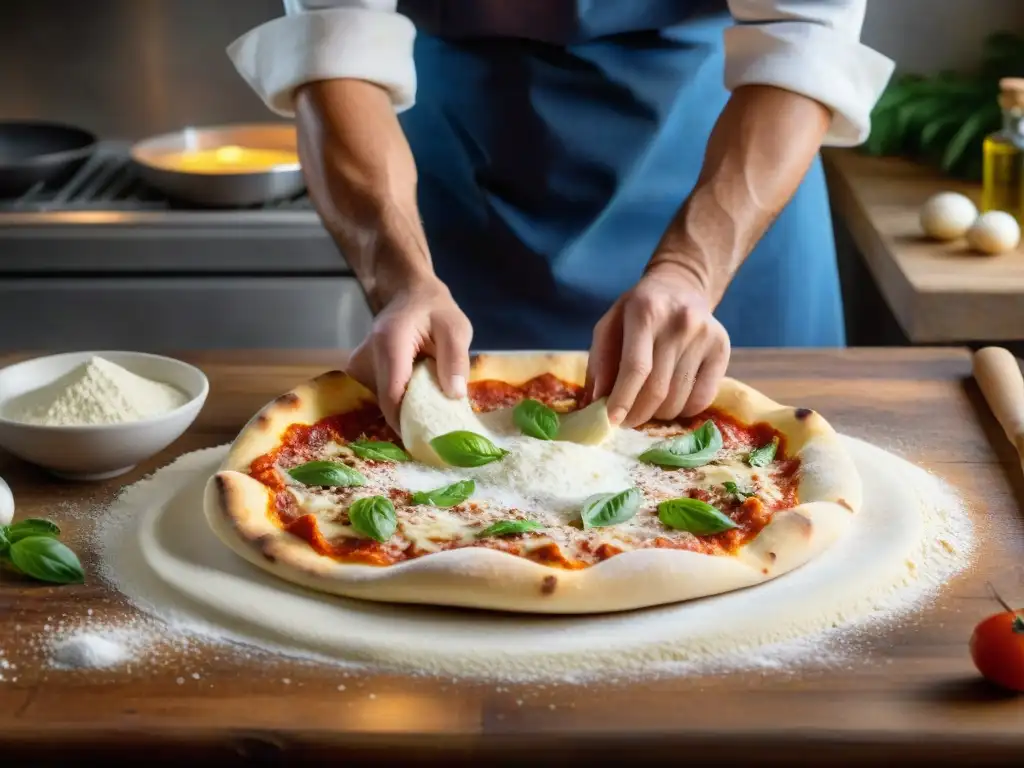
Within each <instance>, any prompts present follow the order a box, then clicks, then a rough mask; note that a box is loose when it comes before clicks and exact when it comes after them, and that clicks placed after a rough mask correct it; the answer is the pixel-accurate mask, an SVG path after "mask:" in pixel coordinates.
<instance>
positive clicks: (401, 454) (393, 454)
mask: <svg viewBox="0 0 1024 768" xmlns="http://www.w3.org/2000/svg"><path fill="white" fill-rule="evenodd" d="M348 447H349V448H351V449H352V453H354V454H355V455H356V456H358V457H359V458H360V459H370V460H371V461H409V454H407V453H406V452H405V451H403V450H402V449H401V448H399V447H398V446H397V445H395V444H394V443H389V442H383V441H377V440H356V441H355V442H354V443H349V444H348Z"/></svg>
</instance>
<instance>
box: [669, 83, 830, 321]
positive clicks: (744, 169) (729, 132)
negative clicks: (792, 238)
mask: <svg viewBox="0 0 1024 768" xmlns="http://www.w3.org/2000/svg"><path fill="white" fill-rule="evenodd" d="M830 119H831V114H830V112H829V110H828V109H827V108H826V107H824V106H823V105H821V104H820V103H818V102H817V101H814V100H812V99H810V98H807V97H806V96H801V95H799V94H796V93H793V92H790V91H786V90H783V89H781V88H776V87H772V86H759V85H749V86H743V87H740V88H737V89H736V91H735V92H734V93H733V95H732V97H731V98H730V100H729V103H728V104H727V105H726V108H725V109H724V110H723V112H722V115H721V116H720V118H719V120H718V122H717V124H716V125H715V128H714V130H713V132H712V134H711V138H710V140H709V142H708V147H707V151H706V154H705V158H704V165H703V168H702V169H701V173H700V176H699V178H698V181H697V184H696V186H695V187H694V190H693V192H692V193H691V195H690V197H689V198H688V199H687V200H686V202H685V203H684V205H683V206H682V208H681V209H680V211H679V213H678V214H677V215H676V217H675V218H674V220H673V221H672V223H671V225H670V226H669V227H668V229H667V231H666V233H665V235H664V237H663V238H662V240H661V243H660V244H659V246H658V249H657V251H656V252H655V255H654V257H653V258H652V260H651V265H650V266H649V269H650V268H651V267H654V266H655V265H658V268H659V269H660V268H672V269H680V270H682V271H684V272H685V273H686V274H687V276H688V277H689V278H690V279H691V280H692V281H693V282H694V283H695V285H696V287H697V288H698V289H700V290H701V291H702V292H703V293H704V295H705V296H706V297H707V298H708V300H709V301H710V303H711V305H712V306H715V305H717V304H718V302H719V301H720V300H721V298H722V295H723V294H724V293H725V289H726V287H727V286H728V285H729V282H730V280H731V279H732V277H733V275H734V274H735V273H736V270H738V269H739V267H740V265H741V264H742V263H743V261H744V260H745V259H746V257H747V256H748V255H749V254H750V252H751V250H753V248H754V246H755V245H756V244H757V241H758V240H759V239H760V238H761V236H762V235H763V234H764V232H765V230H766V229H767V228H768V226H769V225H770V224H771V222H772V221H773V219H774V218H775V217H776V216H777V215H778V213H779V212H780V211H781V210H782V208H783V207H785V205H786V203H787V202H788V201H789V200H790V198H791V197H792V196H793V194H794V193H795V192H796V189H797V187H798V186H799V185H800V182H801V180H802V179H803V177H804V174H805V173H806V172H807V169H808V168H809V167H810V164H811V162H812V161H813V159H814V157H815V155H816V154H817V152H818V150H819V149H820V147H821V144H822V140H823V139H824V137H825V134H826V133H827V131H828V129H829V124H830Z"/></svg>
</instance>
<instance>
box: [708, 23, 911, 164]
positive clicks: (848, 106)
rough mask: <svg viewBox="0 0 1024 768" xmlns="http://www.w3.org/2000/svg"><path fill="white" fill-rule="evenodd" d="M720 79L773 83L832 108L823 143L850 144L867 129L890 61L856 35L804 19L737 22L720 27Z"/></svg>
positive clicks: (860, 138)
mask: <svg viewBox="0 0 1024 768" xmlns="http://www.w3.org/2000/svg"><path fill="white" fill-rule="evenodd" d="M725 55H726V63H725V84H726V87H727V88H729V90H733V89H735V88H738V87H739V86H741V85H774V86H776V87H778V88H784V89H786V90H789V91H793V92H795V93H799V94H801V95H804V96H807V97H808V98H812V99H814V100H816V101H819V102H821V103H822V104H824V105H825V106H826V107H828V108H829V109H831V110H832V125H831V127H830V128H829V131H828V134H827V135H826V136H825V140H824V142H823V143H824V144H825V145H826V146H835V147H851V146H856V145H858V144H861V143H862V142H864V141H865V140H866V139H867V137H868V134H870V132H871V111H872V109H874V106H875V103H876V102H877V101H878V98H879V97H880V96H881V95H882V91H883V90H884V89H885V86H886V84H887V83H888V82H889V78H890V77H891V76H892V72H893V68H894V66H895V65H894V63H893V61H892V60H891V59H889V58H887V57H885V56H883V55H882V54H880V53H878V52H877V51H874V50H872V49H871V48H868V47H867V46H866V45H862V44H861V43H860V42H858V41H857V40H856V39H851V38H850V37H849V36H848V35H844V34H841V33H840V32H838V31H836V30H834V29H831V28H829V27H826V26H822V25H818V24H811V23H806V22H780V23H775V24H766V25H743V24H741V25H737V26H734V27H730V28H729V29H727V30H726V31H725Z"/></svg>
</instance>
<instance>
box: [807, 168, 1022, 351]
mask: <svg viewBox="0 0 1024 768" xmlns="http://www.w3.org/2000/svg"><path fill="white" fill-rule="evenodd" d="M825 163H826V169H827V171H828V179H829V194H830V196H831V202H832V208H833V212H834V215H835V216H836V217H837V218H838V219H839V220H841V221H842V222H843V223H844V224H845V225H846V228H847V229H848V230H849V232H850V235H851V237H852V238H853V241H854V243H855V245H856V247H857V250H858V251H859V252H860V253H861V254H862V256H863V259H864V262H865V264H866V266H867V268H868V270H869V272H870V273H871V276H872V277H873V279H874V281H875V283H876V284H877V286H878V288H879V291H880V292H881V294H882V296H883V297H884V298H885V300H886V303H887V304H888V305H889V307H890V309H891V310H892V312H893V314H894V315H895V317H896V320H897V321H898V322H899V324H900V326H901V328H902V329H903V332H904V333H905V334H906V335H907V338H908V339H910V341H912V342H914V343H923V344H935V343H940V344H948V343H968V342H977V341H988V342H996V341H1024V244H1022V245H1021V246H1020V247H1019V248H1018V249H1017V250H1016V251H1014V252H1011V253H1006V254H1001V255H999V256H982V255H979V254H975V253H972V252H970V251H969V250H968V249H967V246H966V245H965V243H964V242H963V241H954V242H952V243H935V242H932V241H930V240H928V239H926V238H925V237H923V235H922V232H921V226H920V224H919V223H918V210H919V208H920V206H921V204H922V203H923V202H924V201H925V200H927V199H928V198H929V197H930V196H931V195H933V194H935V193H936V192H942V191H954V192H962V193H963V194H966V195H968V196H969V197H971V198H972V199H974V200H975V203H978V201H979V198H980V190H979V188H978V186H977V185H974V184H964V183H958V182H954V181H951V180H949V179H946V178H943V177H942V176H941V175H939V174H938V173H936V172H935V171H933V170H929V169H927V168H925V167H923V166H920V165H917V164H914V163H911V162H907V161H904V160H897V159H891V158H872V157H867V156H864V155H861V154H858V153H857V152H855V151H852V150H832V151H829V152H826V153H825Z"/></svg>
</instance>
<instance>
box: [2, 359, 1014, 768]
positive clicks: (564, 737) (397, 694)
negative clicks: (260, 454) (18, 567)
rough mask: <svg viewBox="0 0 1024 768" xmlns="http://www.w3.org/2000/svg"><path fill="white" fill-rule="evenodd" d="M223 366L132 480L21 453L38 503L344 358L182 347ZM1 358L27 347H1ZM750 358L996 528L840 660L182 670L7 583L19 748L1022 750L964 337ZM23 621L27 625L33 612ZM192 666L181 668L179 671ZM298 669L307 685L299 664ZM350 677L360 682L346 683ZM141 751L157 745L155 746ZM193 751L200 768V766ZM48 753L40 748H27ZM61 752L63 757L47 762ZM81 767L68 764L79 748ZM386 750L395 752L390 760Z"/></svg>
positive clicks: (1000, 519)
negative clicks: (103, 639)
mask: <svg viewBox="0 0 1024 768" xmlns="http://www.w3.org/2000/svg"><path fill="white" fill-rule="evenodd" d="M182 357H183V358H185V359H188V360H191V361H194V362H196V363H197V364H199V365H200V366H201V367H202V368H203V369H204V370H205V371H206V372H207V374H208V375H209V377H210V382H211V393H210V399H209V403H208V405H207V406H206V408H205V410H204V411H203V413H202V414H201V416H200V418H199V420H198V421H197V423H196V424H195V425H194V427H193V428H192V429H191V430H190V431H189V432H188V433H187V434H186V435H185V436H183V437H182V438H181V439H180V440H179V441H178V442H177V443H176V444H175V445H174V446H172V447H171V448H170V449H169V450H168V451H166V452H165V453H164V454H163V455H161V456H159V457H157V458H156V459H154V460H153V461H150V462H148V463H147V465H146V466H144V467H140V468H139V469H138V470H137V471H135V472H133V473H132V474H131V475H130V476H127V477H124V478H120V479H118V480H116V481H110V482H107V483H104V484H101V485H83V484H78V485H76V484H69V483H65V482H56V481H54V480H52V479H50V478H49V477H48V476H47V475H46V474H44V473H43V472H41V471H39V470H37V469H35V468H32V467H28V466H25V465H23V464H20V463H18V462H16V461H14V460H8V459H4V460H2V462H0V474H2V475H3V476H4V477H5V478H6V479H7V480H8V482H9V483H10V484H11V486H12V488H13V490H14V493H15V496H16V499H17V502H18V505H19V506H18V508H19V514H20V515H29V514H46V515H54V516H55V517H56V518H57V519H60V520H61V522H63V523H65V524H66V529H67V531H68V532H69V535H70V539H69V541H70V542H71V543H72V545H73V546H84V544H83V543H82V542H81V541H80V540H77V539H76V538H75V521H74V520H73V519H62V504H64V507H63V508H66V503H70V502H76V501H79V500H84V499H102V498H105V497H109V496H110V495H111V494H112V493H113V492H114V491H115V490H116V489H117V488H118V487H120V486H121V485H123V484H126V483H128V482H132V481H134V480H135V479H137V478H139V477H141V476H142V475H143V474H144V473H148V472H150V471H152V470H153V469H155V468H156V467H158V466H160V465H162V464H164V463H166V462H167V461H169V460H170V459H171V458H173V457H174V456H175V455H178V454H181V453H183V452H186V451H191V450H195V449H197V448H201V447H205V446H212V445H217V444H221V443H224V442H226V441H228V440H230V439H231V437H232V436H233V434H234V433H235V432H236V430H237V429H238V428H239V427H240V426H241V425H242V424H243V422H244V421H245V420H246V419H247V418H248V417H249V416H250V415H251V414H252V413H253V412H254V411H255V410H256V409H257V408H259V407H260V406H261V405H262V404H263V403H264V402H266V401H267V400H268V399H270V398H271V397H272V396H274V395H276V394H278V393H280V392H282V391H285V390H287V389H289V388H290V387H291V386H293V385H294V384H296V383H297V382H299V381H301V380H303V379H305V378H307V377H309V376H311V375H313V374H315V373H317V372H320V371H321V370H324V369H325V368H327V367H329V366H331V365H332V364H333V362H334V361H335V360H336V359H337V358H336V353H313V352H310V353H279V354H269V353H262V352H258V353H252V354H246V353H240V352H239V353H230V354H228V353H221V352H216V353H204V354H196V355H182ZM0 362H5V363H6V362H10V361H9V360H0ZM731 373H732V374H733V375H736V376H738V377H741V378H742V379H744V380H746V381H749V382H750V383H751V384H753V385H754V386H756V387H759V388H761V389H763V390H764V391H765V392H766V393H768V394H769V395H771V396H773V397H775V398H777V399H779V400H781V401H782V402H786V403H791V404H796V405H801V406H806V407H810V408H815V409H818V410H820V411H821V412H822V413H824V414H826V415H827V416H828V418H829V419H830V420H831V421H832V422H833V423H834V424H835V425H836V426H837V427H838V428H839V429H840V430H841V431H844V432H846V433H848V434H852V435H854V436H857V437H863V438H867V439H870V440H872V441H874V442H875V443H876V444H879V445H881V446H883V447H887V448H890V449H893V450H895V451H897V452H899V453H902V454H903V455H906V456H907V457H908V458H911V459H913V460H915V461H916V462H918V463H919V464H920V465H922V466H924V467H926V468H928V469H930V470H933V471H935V472H936V473H938V474H939V475H940V476H942V477H943V478H945V479H947V480H948V481H949V482H951V483H952V484H953V485H954V486H955V487H957V488H958V489H959V491H960V492H961V493H962V494H963V495H964V497H965V498H966V499H968V500H969V501H970V504H971V507H972V512H973V516H974V519H975V520H976V521H977V522H978V524H979V528H980V531H979V533H980V536H981V538H982V543H981V547H980V555H979V558H978V560H977V564H976V565H975V566H974V567H973V568H972V570H971V571H970V572H969V573H967V574H965V575H962V576H960V577H957V578H956V579H955V580H954V581H953V582H952V583H950V584H949V585H948V586H947V588H946V589H945V591H944V593H943V595H942V596H941V598H940V599H939V601H938V603H937V604H936V605H935V606H933V607H930V608H927V609H925V610H924V611H923V612H922V613H921V614H919V615H917V616H916V617H914V618H913V619H912V620H911V621H909V622H907V623H906V625H905V626H904V627H902V628H901V629H897V630H892V631H886V632H884V633H882V634H880V635H879V636H878V637H877V638H875V639H874V640H872V641H871V642H870V652H869V653H868V654H867V655H866V657H865V658H863V659H859V660H855V661H854V662H852V663H851V664H850V665H849V667H848V668H843V669H840V670H838V671H835V670H831V671H816V672H806V673H804V672H800V673H797V674H789V675H787V674H783V673H772V672H767V671H766V672H764V673H760V674H751V673H742V674H741V673H734V674H727V675H721V676H703V677H690V678H681V679H676V680H661V681H656V682H649V683H644V684H636V685H630V686H610V685H608V686H601V685H590V686H588V687H585V688H572V687H569V686H564V685H562V686H548V687H543V688H542V687H538V686H508V687H504V686H495V685H493V684H454V683H453V682H452V681H441V682H436V681H433V682H432V681H427V680H422V679H420V680H415V679H403V678H400V677H396V676H388V675H380V676H370V677H366V678H355V677H351V678H340V677H339V675H338V673H336V672H332V671H330V670H327V671H325V670H324V669H322V668H306V667H300V666H295V665H294V664H289V663H288V662H281V663H280V664H275V665H262V666H254V665H249V666H246V665H245V664H244V663H243V662H229V661H228V660H226V658H225V657H221V660H220V661H217V660H215V659H214V658H207V659H205V660H204V664H203V669H204V672H203V675H202V677H201V679H199V680H194V679H192V678H191V677H190V676H187V670H189V669H193V668H195V667H194V663H193V662H188V663H185V662H183V665H182V666H181V667H180V668H177V669H175V667H174V666H173V665H171V666H168V668H167V671H166V672H165V673H162V674H157V675H155V676H154V675H153V674H152V673H146V674H143V673H139V672H135V673H132V674H129V673H116V672H95V671H93V672H74V673H69V672H55V671H52V670H45V669H43V668H42V666H41V665H40V664H39V663H38V662H33V661H31V660H29V661H24V660H22V657H23V656H24V657H25V658H29V657H28V656H27V655H25V654H20V650H19V649H20V648H22V647H23V646H24V643H25V639H26V638H27V637H31V636H33V634H34V633H37V632H39V631H40V630H41V628H42V626H43V625H44V624H46V623H48V622H52V621H54V619H55V617H56V618H59V617H61V616H65V615H66V616H68V617H78V616H81V615H82V614H83V613H84V612H86V611H87V610H88V609H90V608H92V609H95V610H96V611H111V612H114V613H116V612H118V611H120V610H121V609H118V608H116V607H112V606H111V605H110V604H107V603H105V602H104V600H105V599H107V598H109V597H111V596H110V595H107V594H105V593H104V591H103V589H101V588H99V587H97V586H88V585H87V586H82V587H63V588H51V587H47V586H29V585H25V584H19V583H13V582H12V580H10V579H8V581H7V582H5V583H4V584H3V585H2V586H0V616H2V617H3V619H2V621H0V648H3V649H6V652H7V657H6V658H8V659H10V660H11V661H14V662H15V663H16V664H17V669H16V675H17V681H16V682H14V683H11V682H9V681H8V682H6V683H0V760H2V761H3V763H4V764H5V765H18V764H19V762H18V759H17V756H19V755H20V756H21V758H22V759H23V760H27V758H28V757H30V756H31V757H33V758H35V759H41V758H42V757H44V756H45V757H50V758H54V759H55V760H56V759H57V758H59V757H60V756H61V755H64V756H65V758H66V756H67V755H73V756H80V755H82V754H83V753H84V750H85V749H86V748H88V749H90V750H95V751H96V754H103V755H106V756H107V757H108V758H109V757H111V756H115V757H116V756H120V757H125V756H127V755H130V754H135V755H136V756H140V757H141V758H142V759H144V761H145V764H146V765H147V766H149V765H154V764H160V762H161V761H162V760H163V761H167V763H168V764H186V762H185V761H188V763H187V764H199V763H200V762H202V761H203V760H209V761H211V762H212V763H213V764H216V765H219V766H223V765H233V764H236V763H237V764H240V763H242V762H247V763H248V764H254V763H255V764H261V765H268V764H285V762H286V761H287V764H289V765H294V764H298V762H300V761H301V760H304V759H308V758H311V757H314V756H316V757H324V758H331V759H332V761H333V764H335V765H344V766H351V765H357V764H363V763H364V762H365V763H366V764H370V763H371V762H372V760H374V759H377V760H380V759H382V758H384V757H388V758H390V759H392V760H394V761H396V762H397V763H398V764H403V765H427V764H437V765H445V766H451V765H463V764H465V765H470V764H473V765H485V764H502V762H503V761H507V762H511V761H514V760H524V761H527V762H528V763H529V764H531V765H548V764H550V765H555V764H558V765H569V766H572V765H575V764H576V760H578V759H585V760H587V761H588V762H589V761H592V760H593V758H594V757H596V756H609V757H615V758H617V759H625V760H628V761H629V763H630V764H636V765H639V764H642V763H651V764H655V763H657V764H663V765H668V764H670V762H669V761H671V764H675V763H678V762H682V761H686V762H689V763H695V762H697V761H700V760H707V759H712V758H716V759H722V760H728V761H730V762H732V761H735V762H737V763H739V764H766V763H773V762H774V763H778V764H786V765H793V764H796V763H798V762H810V763H813V764H820V765H824V764H830V765H833V764H834V765H838V764H844V763H854V762H860V761H865V760H874V761H881V760H887V759H892V760H893V761H894V762H895V761H896V760H899V761H900V762H904V761H907V760H925V759H926V760H928V761H929V763H931V764H936V763H949V764H961V765H967V764H970V765H983V764H997V763H999V762H1003V763H1008V764H1009V763H1012V764H1016V765H1020V764H1021V760H1022V759H1024V758H1022V754H1024V696H1021V697H1015V696H1012V695H1007V694H1004V693H1001V692H999V691H997V690H994V689H993V688H991V687H989V686H988V685H987V684H986V683H984V682H983V681H981V680H980V679H979V678H978V677H977V675H976V674H975V672H974V670H973V667H972V665H971V662H970V659H969V656H968V652H967V640H968V638H969V636H970V633H971V630H972V628H973V626H974V624H975V623H976V622H977V621H978V620H980V619H981V618H982V617H984V616H986V615H988V614H990V613H992V612H994V610H995V605H994V604H993V602H992V600H991V599H989V598H988V597H987V595H986V591H985V588H984V584H985V581H986V580H992V581H993V582H994V583H995V584H996V585H998V586H999V587H1000V588H1001V590H1002V591H1003V592H1004V593H1006V595H1007V596H1009V597H1011V598H1015V599H1016V602H1017V603H1018V604H1020V603H1024V579H1022V576H1021V574H1022V570H1021V566H1022V565H1024V531H1022V522H1021V516H1020V511H1019V510H1020V506H1019V500H1020V499H1022V498H1024V482H1022V480H1021V478H1020V477H1019V468H1018V465H1017V463H1016V460H1015V455H1014V454H1013V452H1012V450H1011V449H1010V447H1009V445H1008V444H1007V443H1006V441H1005V439H1004V438H1003V437H1002V435H1001V432H1000V431H999V428H998V426H997V424H996V423H995V421H994V419H993V418H992V417H991V415H990V414H989V412H988V410H987V409H986V407H985V405H984V402H983V401H982V400H981V396H980V393H979V392H978V390H977V388H976V387H975V385H974V384H973V381H970V380H968V377H969V376H970V362H969V358H968V356H967V355H966V353H964V352H962V351H958V350H930V349H911V350H853V351H844V352H833V353H823V352H809V351H808V352H804V351H786V352H778V351H771V350H765V351H747V350H741V351H738V352H737V353H736V354H735V358H734V361H733V364H732V368H731ZM19 627H20V628H19ZM182 675H185V676H186V678H187V679H185V680H184V682H183V684H179V683H178V682H177V680H176V678H177V677H179V676H182ZM285 678H288V679H289V681H290V682H289V683H288V684H285V683H284V682H283V680H284V679H285ZM339 683H342V684H344V685H345V690H343V691H339V690H338V684H339ZM133 750H135V752H133ZM179 761H180V762H179ZM26 764H27V762H26ZM33 764H41V763H33ZM64 764H67V763H64ZM373 764H377V765H379V764H381V763H380V762H377V763H373Z"/></svg>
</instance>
